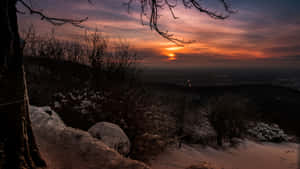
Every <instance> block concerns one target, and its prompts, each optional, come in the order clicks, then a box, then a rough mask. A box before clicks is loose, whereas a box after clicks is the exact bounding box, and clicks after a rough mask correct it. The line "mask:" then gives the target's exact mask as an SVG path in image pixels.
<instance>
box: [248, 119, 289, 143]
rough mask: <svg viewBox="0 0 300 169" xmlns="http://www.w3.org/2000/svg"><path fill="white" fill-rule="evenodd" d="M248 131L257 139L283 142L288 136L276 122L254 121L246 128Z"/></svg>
mask: <svg viewBox="0 0 300 169" xmlns="http://www.w3.org/2000/svg"><path fill="white" fill-rule="evenodd" d="M248 133H249V134H250V135H251V136H253V137H256V138H257V139H258V140H259V141H270V142H284V141H288V140H289V136H288V135H287V134H285V133H284V131H283V130H282V129H280V128H279V126H278V125H277V124H266V123H262V122H259V123H256V124H254V125H252V127H250V128H249V129H248Z"/></svg>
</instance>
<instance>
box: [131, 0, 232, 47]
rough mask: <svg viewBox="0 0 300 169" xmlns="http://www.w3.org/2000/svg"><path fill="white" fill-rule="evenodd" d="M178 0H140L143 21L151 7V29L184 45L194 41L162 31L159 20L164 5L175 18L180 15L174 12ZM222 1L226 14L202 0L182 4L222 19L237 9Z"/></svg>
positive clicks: (188, 0) (184, 0)
mask: <svg viewBox="0 0 300 169" xmlns="http://www.w3.org/2000/svg"><path fill="white" fill-rule="evenodd" d="M177 1H178V0H173V2H174V3H170V0H139V2H140V4H141V22H142V23H143V16H147V9H148V7H149V11H150V18H149V26H150V28H151V30H153V29H154V30H155V31H156V32H157V33H158V34H159V35H161V36H162V37H164V38H166V39H168V40H169V41H171V42H173V43H175V44H177V45H180V46H183V45H184V44H187V43H192V42H194V41H184V40H180V39H178V38H176V37H175V36H174V35H173V34H170V33H169V32H168V31H162V30H160V28H159V27H158V20H159V14H158V13H159V10H160V9H163V7H164V6H166V7H167V8H168V9H169V10H170V13H171V15H172V17H173V18H174V19H177V18H178V17H176V16H175V14H174V8H175V7H176V6H177ZM219 1H220V3H221V4H222V5H223V7H224V9H225V12H226V14H225V15H224V14H219V13H217V12H215V11H210V10H208V9H206V8H204V7H203V6H202V4H201V3H200V2H201V0H182V4H183V5H184V6H185V7H186V8H195V9H197V10H198V11H199V12H200V13H204V14H207V15H208V16H210V17H211V18H214V19H221V20H224V19H226V18H228V17H229V16H230V14H233V13H235V12H236V11H234V10H232V9H231V6H230V5H229V3H228V2H227V1H226V0H219ZM132 2H133V0H129V1H128V3H126V5H128V9H129V8H130V5H131V3H132Z"/></svg>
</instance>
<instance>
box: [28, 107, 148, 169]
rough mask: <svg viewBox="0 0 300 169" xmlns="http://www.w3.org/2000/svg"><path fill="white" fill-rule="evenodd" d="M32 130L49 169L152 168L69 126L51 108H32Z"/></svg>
mask: <svg viewBox="0 0 300 169" xmlns="http://www.w3.org/2000/svg"><path fill="white" fill-rule="evenodd" d="M30 117H31V121H32V128H33V131H34V134H35V138H36V141H37V144H38V145H39V148H40V151H41V154H42V156H43V157H44V159H45V160H46V162H47V165H48V168H55V169H66V168H67V169H87V168H88V169H100V168H101V169H111V168H122V169H150V168H149V167H148V166H146V165H145V164H143V163H141V162H138V161H134V160H130V159H127V158H125V157H123V156H122V155H120V154H119V153H118V152H116V151H115V150H113V149H111V148H109V147H108V146H107V145H106V144H104V143H103V142H102V141H100V140H98V139H96V138H93V137H92V136H91V135H90V134H89V133H88V132H85V131H82V130H78V129H74V128H71V127H68V126H66V125H65V124H64V123H63V122H62V120H61V119H60V118H59V116H58V115H57V114H56V113H55V112H53V111H52V110H51V109H50V108H49V107H35V106H30Z"/></svg>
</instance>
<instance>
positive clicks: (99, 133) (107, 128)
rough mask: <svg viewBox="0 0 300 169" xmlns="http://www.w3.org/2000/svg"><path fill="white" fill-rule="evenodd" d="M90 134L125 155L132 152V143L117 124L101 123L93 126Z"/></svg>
mask: <svg viewBox="0 0 300 169" xmlns="http://www.w3.org/2000/svg"><path fill="white" fill-rule="evenodd" d="M88 132H89V133H90V134H91V135H92V136H93V137H95V138H97V139H99V140H101V141H102V142H103V143H105V144H106V145H108V146H109V147H110V148H113V149H115V150H116V151H118V152H119V153H121V154H123V155H127V154H128V153H129V151H130V141H129V139H128V137H127V135H126V134H125V133H124V131H123V130H122V129H121V128H120V127H119V126H118V125H116V124H112V123H108V122H99V123H96V124H95V125H93V126H92V127H91V128H90V129H89V130H88Z"/></svg>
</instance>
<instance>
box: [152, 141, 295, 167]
mask: <svg viewBox="0 0 300 169" xmlns="http://www.w3.org/2000/svg"><path fill="white" fill-rule="evenodd" d="M298 153H299V144H295V143H281V144H275V143H263V144H262V143H256V142H253V141H249V140H247V141H245V142H244V143H242V144H241V145H240V146H238V147H237V148H230V149H228V150H224V151H221V150H216V149H213V148H201V147H197V146H189V145H183V146H182V147H181V148H180V149H179V148H177V147H171V148H169V149H168V150H167V151H165V152H164V153H162V154H160V155H159V156H158V157H157V158H155V159H154V160H152V161H151V167H152V169H184V168H186V167H188V166H191V165H195V164H197V163H200V162H201V161H207V162H209V163H211V164H213V166H216V169H223V168H224V169H298V163H299V161H298V160H299V156H298Z"/></svg>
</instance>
